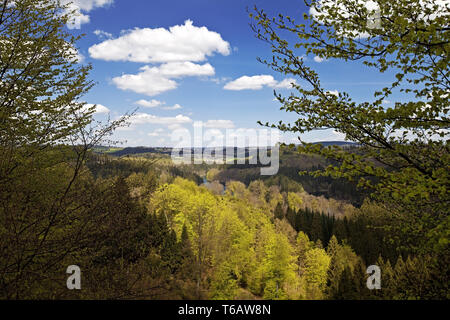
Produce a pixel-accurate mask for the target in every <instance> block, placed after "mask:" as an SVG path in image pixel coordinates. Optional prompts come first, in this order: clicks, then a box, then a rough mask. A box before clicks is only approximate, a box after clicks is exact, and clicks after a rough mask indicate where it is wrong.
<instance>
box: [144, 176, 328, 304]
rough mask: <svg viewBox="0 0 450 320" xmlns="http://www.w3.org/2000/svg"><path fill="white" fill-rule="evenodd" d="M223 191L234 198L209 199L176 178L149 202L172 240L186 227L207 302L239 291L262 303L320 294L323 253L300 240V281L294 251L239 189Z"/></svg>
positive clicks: (201, 190) (242, 188)
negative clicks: (171, 233) (170, 231)
mask: <svg viewBox="0 0 450 320" xmlns="http://www.w3.org/2000/svg"><path fill="white" fill-rule="evenodd" d="M229 185H231V188H229V189H228V188H227V192H229V193H233V194H234V193H235V192H236V191H238V192H237V193H236V194H237V196H235V195H230V194H229V195H227V196H225V197H220V196H215V195H213V194H211V193H210V192H209V191H208V190H207V189H205V188H202V187H198V186H197V185H196V184H195V183H193V182H191V181H187V180H184V179H181V178H176V179H175V181H174V183H173V184H170V185H164V186H162V187H161V188H160V189H159V190H157V191H156V192H155V193H154V195H153V197H152V198H151V201H150V206H151V208H152V209H154V210H155V212H156V213H163V214H165V215H166V217H167V219H168V221H169V224H170V225H171V226H172V228H173V229H174V230H175V231H176V233H177V235H178V237H180V235H181V232H182V228H183V226H184V225H186V228H187V231H188V233H189V236H190V238H191V239H192V248H193V251H194V253H195V255H196V257H197V259H201V263H202V264H204V266H205V265H206V266H207V268H205V269H204V270H203V272H202V273H203V277H204V278H203V279H201V281H202V283H203V285H204V286H207V283H210V287H209V288H208V289H209V292H210V297H211V298H214V299H230V298H237V297H238V296H237V294H238V292H239V288H245V289H246V290H248V291H250V292H251V294H253V295H255V296H261V297H263V298H265V299H299V298H305V297H306V296H305V292H306V291H305V290H306V289H305V288H304V285H305V283H306V284H308V283H311V284H312V285H313V286H316V287H317V288H318V290H323V289H324V288H323V284H324V282H325V281H326V269H327V267H328V264H329V258H327V255H326V253H325V251H324V250H323V249H313V244H312V243H311V242H310V241H309V240H308V239H307V237H306V236H305V237H306V239H305V240H304V242H305V243H301V244H300V246H302V247H305V252H306V261H305V265H306V269H305V271H304V276H301V273H299V272H298V270H299V265H298V252H297V251H298V249H297V247H295V246H293V245H292V244H291V243H290V242H289V240H288V237H287V236H286V235H285V234H283V233H280V232H277V231H276V228H275V226H274V225H273V223H272V222H271V220H270V218H269V215H267V214H266V213H264V212H263V211H262V210H261V209H259V208H257V207H253V206H249V205H248V201H245V199H242V198H240V196H242V195H244V194H246V195H247V196H249V195H250V193H249V191H248V190H246V188H245V186H241V185H240V184H239V183H230V184H229ZM253 187H254V188H255V186H253ZM299 241H300V240H299ZM300 242H301V241H300ZM323 254H324V255H325V256H324V255H323ZM198 261H199V260H198ZM199 267H200V266H199ZM312 269H314V270H312ZM302 284H303V286H302Z"/></svg>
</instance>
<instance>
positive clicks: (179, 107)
mask: <svg viewBox="0 0 450 320" xmlns="http://www.w3.org/2000/svg"><path fill="white" fill-rule="evenodd" d="M162 109H164V110H178V109H183V107H182V106H180V105H179V104H178V103H176V104H174V105H173V106H165V107H162Z"/></svg>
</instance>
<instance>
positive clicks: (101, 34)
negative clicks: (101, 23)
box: [94, 29, 113, 40]
mask: <svg viewBox="0 0 450 320" xmlns="http://www.w3.org/2000/svg"><path fill="white" fill-rule="evenodd" d="M94 34H95V35H96V36H97V37H99V39H102V40H103V39H111V38H112V37H113V35H112V34H111V33H109V32H106V31H103V30H98V29H97V30H95V31H94Z"/></svg>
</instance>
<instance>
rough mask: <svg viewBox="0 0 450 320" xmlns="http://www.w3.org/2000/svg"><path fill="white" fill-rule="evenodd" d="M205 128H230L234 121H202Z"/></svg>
mask: <svg viewBox="0 0 450 320" xmlns="http://www.w3.org/2000/svg"><path fill="white" fill-rule="evenodd" d="M204 126H205V128H214V129H232V128H234V123H233V121H231V120H208V121H206V122H205V123H204Z"/></svg>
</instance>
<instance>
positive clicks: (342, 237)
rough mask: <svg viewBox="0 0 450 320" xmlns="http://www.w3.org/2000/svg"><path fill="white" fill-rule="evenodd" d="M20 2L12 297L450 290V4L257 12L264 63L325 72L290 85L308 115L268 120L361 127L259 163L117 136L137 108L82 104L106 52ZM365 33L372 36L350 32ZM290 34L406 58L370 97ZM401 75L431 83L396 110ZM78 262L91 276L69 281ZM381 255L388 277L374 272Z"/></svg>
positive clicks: (5, 188) (6, 114) (6, 289)
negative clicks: (335, 82)
mask: <svg viewBox="0 0 450 320" xmlns="http://www.w3.org/2000/svg"><path fill="white" fill-rule="evenodd" d="M10 2H11V1H3V2H2V3H1V4H0V110H1V111H0V154H1V157H0V299H2V300H3V299H6V300H9V299H19V300H20V299H39V300H40V299H56V300H60V299H61V300H62V299H88V300H97V299H153V300H159V299H164V300H166V299H169V300H172V299H175V300H181V299H187V300H203V299H211V300H232V299H239V300H261V299H266V300H322V299H329V300H417V299H433V300H435V299H440V300H447V299H449V295H450V290H449V284H450V281H449V276H450V275H449V272H450V270H449V265H450V252H449V250H450V247H449V237H450V218H449V216H448V204H449V200H450V198H449V195H448V191H447V187H448V186H449V179H448V178H449V172H450V171H449V152H448V151H449V150H448V140H447V139H446V138H447V137H448V127H449V120H448V117H447V112H448V106H449V104H448V97H449V94H448V92H449V91H448V90H450V89H449V88H450V82H449V80H448V79H449V78H450V76H449V68H448V57H449V56H450V55H449V54H448V50H449V43H450V42H449V41H450V40H449V29H448V25H449V20H448V19H449V18H448V17H449V15H448V9H449V8H448V7H447V8H446V9H447V11H446V10H444V11H445V12H447V15H441V16H439V15H437V16H436V17H434V19H435V20H434V21H435V22H434V24H429V23H428V24H427V23H421V22H420V21H421V20H420V19H419V20H418V21H416V20H414V21H411V19H402V17H405V16H416V17H417V16H420V15H422V14H423V13H422V12H420V11H417V10H419V9H420V8H417V2H418V1H406V0H402V1H398V3H392V2H389V1H384V0H380V1H378V4H379V5H380V6H381V9H382V10H384V11H383V14H384V16H386V17H387V18H386V23H389V25H388V27H387V28H386V29H385V30H389V32H390V33H388V34H387V33H383V32H384V31H383V32H382V31H380V30H379V29H371V28H369V29H368V28H367V27H366V25H365V23H361V19H359V18H358V19H357V18H355V19H348V16H346V15H344V16H342V14H340V13H339V10H333V9H332V8H329V7H327V6H325V7H322V10H329V12H328V14H330V15H332V16H333V17H334V18H333V19H331V20H330V24H331V26H333V27H334V29H333V28H331V26H330V25H325V24H323V23H321V22H320V19H318V18H317V17H316V18H311V17H310V20H309V21H310V25H309V26H310V28H306V29H305V25H298V24H296V22H294V21H292V18H290V17H284V16H282V15H280V16H279V17H277V18H271V17H269V16H268V15H267V14H266V13H265V12H264V11H263V10H260V9H258V8H255V9H254V10H253V11H251V12H250V13H249V16H250V17H249V19H250V20H251V21H252V23H253V24H252V29H253V32H254V33H255V35H256V37H258V38H259V39H260V40H263V42H265V43H266V44H268V49H269V52H270V49H272V53H273V54H274V59H273V60H272V59H270V60H267V61H265V60H263V59H261V62H263V63H265V64H267V65H268V66H269V67H271V68H273V69H274V70H276V71H279V72H281V73H284V74H292V75H294V76H297V77H299V78H302V79H305V80H307V81H309V83H310V88H307V89H305V88H304V87H300V86H298V87H297V88H296V89H297V90H298V93H297V96H295V95H291V96H289V97H283V96H281V95H277V96H276V98H277V99H278V101H279V102H280V104H281V105H282V107H281V108H282V110H284V111H287V112H294V113H296V114H297V115H299V119H298V121H297V122H295V124H293V125H290V124H285V123H282V122H277V119H274V123H275V124H272V123H261V124H262V125H265V126H268V127H277V128H278V129H280V130H281V131H286V132H287V131H289V132H294V133H298V134H300V133H304V132H307V131H310V130H314V129H321V128H324V127H326V128H336V130H338V131H339V132H341V133H342V134H345V135H346V137H347V138H348V140H350V141H354V143H348V144H345V143H339V144H336V143H333V142H330V143H323V144H321V143H306V142H302V141H300V142H299V143H298V144H292V145H282V146H281V150H280V169H279V172H278V174H276V175H273V176H261V175H260V174H259V167H258V166H254V165H247V164H237V163H226V164H214V165H211V164H206V163H203V164H176V163H173V162H172V161H171V158H170V151H171V149H170V148H162V147H161V148H144V147H142V148H122V147H120V146H119V144H118V142H117V141H114V140H110V139H112V138H111V135H112V134H113V133H114V131H115V130H116V129H117V128H120V127H122V126H124V125H125V124H126V121H127V120H128V119H129V117H131V116H132V113H130V114H125V115H124V116H123V117H121V118H118V119H113V120H110V121H108V122H107V123H97V122H96V121H94V120H93V113H94V109H95V106H93V107H92V106H91V107H86V105H85V103H84V102H82V97H83V96H84V95H85V94H86V93H87V91H89V90H90V89H91V88H92V86H93V85H94V83H93V82H92V81H91V80H89V73H90V71H91V69H92V66H90V65H80V64H78V63H76V62H75V61H74V60H73V58H74V56H75V55H76V53H74V50H73V48H74V45H75V43H76V42H77V41H78V40H79V39H78V38H77V37H74V36H73V35H72V34H71V33H70V31H68V30H67V29H66V28H65V26H66V24H67V23H68V21H69V20H70V17H71V14H70V13H67V12H66V11H64V10H62V9H61V8H63V7H61V6H63V5H62V4H60V3H59V1H52V0H40V1H32V0H20V1H14V3H10ZM37 2H38V4H37ZM316 2H317V1H312V2H311V3H310V4H309V5H311V6H314V4H315V3H316ZM344 2H345V5H346V6H348V8H347V9H349V10H356V12H355V16H356V17H358V15H360V14H361V12H360V11H361V10H362V11H364V10H365V9H364V6H361V5H359V4H358V3H359V2H358V1H357V0H349V1H344ZM414 3H415V6H414ZM431 4H432V2H431ZM419 7H420V6H419ZM352 8H356V9H352ZM433 9H434V11H433V10H431V9H430V12H428V11H427V12H428V14H431V12H437V11H439V10H442V9H439V8H433ZM438 9H439V10H438ZM61 10H62V11H61ZM250 10H251V9H250ZM389 10H391V11H389ZM427 10H428V9H427ZM388 11H389V12H391V15H389V14H387V13H386V12H388ZM392 12H393V13H392ZM390 17H392V19H390ZM364 21H365V20H364ZM322 22H323V21H322ZM439 26H445V27H442V28H441V27H439ZM330 28H331V29H330ZM358 28H359V29H358ZM336 29H338V30H339V32H336ZM349 29H351V30H353V31H349ZM354 30H357V31H358V32H368V33H369V34H370V36H369V37H368V38H366V39H367V42H366V43H362V42H360V41H356V40H355V39H356V38H355V37H349V36H348V35H347V36H345V34H346V32H347V33H348V32H354ZM405 30H408V31H407V32H405ZM281 31H284V32H291V33H292V32H294V33H295V35H296V36H298V37H299V38H300V40H299V43H297V44H294V45H293V46H294V47H295V48H299V47H303V48H304V49H305V50H306V51H307V52H313V53H314V54H316V55H318V56H323V57H325V58H336V59H344V60H346V61H352V60H357V59H363V58H367V59H368V60H367V61H366V62H367V63H368V65H369V66H371V67H374V68H378V69H381V72H383V71H384V70H385V69H386V68H398V70H399V71H398V72H399V73H398V76H397V77H396V79H397V80H398V81H396V82H395V83H394V84H393V85H392V87H389V88H384V89H382V90H381V91H380V92H377V94H376V95H375V96H377V97H380V98H379V99H378V98H377V100H376V101H375V102H371V103H368V102H367V103H365V102H364V103H359V104H358V103H356V102H355V101H352V100H351V99H350V97H349V95H348V94H345V93H340V94H339V95H337V96H336V95H332V94H329V93H327V92H326V91H325V90H324V89H323V88H322V87H321V83H320V81H319V80H318V75H317V74H316V73H315V72H314V71H312V70H311V69H309V68H308V67H306V66H305V65H304V63H305V62H304V61H303V60H301V59H300V58H299V57H298V56H297V55H296V54H295V51H294V49H290V48H289V46H288V44H287V41H285V40H283V38H282V37H281V36H279V35H278V32H281ZM324 35H327V36H328V37H329V40H331V43H332V44H326V43H325V42H324V41H325V40H323V37H324ZM377 37H378V38H380V37H381V39H382V40H383V41H384V42H383V43H384V44H380V43H381V42H377V41H378V40H376V39H378V38H377ZM310 40H311V41H310ZM380 41H381V40H380ZM411 52H413V53H414V55H415V56H414V57H413V56H412V55H411ZM395 54H398V57H397V58H395V57H394V58H393V56H392V55H395ZM299 59H300V60H299ZM430 61H431V62H430ZM402 64H403V65H402ZM402 81H406V82H408V83H409V84H411V83H412V84H415V85H416V87H413V88H412V89H408V90H410V91H412V94H413V95H415V97H414V99H413V101H408V102H398V103H397V104H396V106H395V108H392V109H387V110H384V109H383V108H382V98H386V97H388V96H389V94H391V92H392V90H394V88H395V87H397V86H400V85H401V84H402ZM422 84H423V86H424V87H425V88H426V90H425V89H424V88H422V87H421V85H422ZM405 88H406V85H405ZM408 88H409V87H408ZM430 92H431V94H430ZM424 101H426V104H425V102H424ZM255 117H256V116H255ZM257 120H258V119H257V118H255V122H256V121H257ZM387 128H389V130H388V129H387ZM395 130H399V131H400V133H398V134H395V135H393V134H392V133H393V132H394V131H395ZM402 130H406V131H408V132H409V133H408V134H407V133H405V132H406V131H405V132H403V133H401V131H402ZM411 132H412V133H411ZM409 134H411V135H409ZM436 135H438V136H440V139H432V138H430V137H432V136H433V137H434V136H436ZM411 136H412V137H411ZM71 265H76V266H78V267H79V268H80V269H81V272H82V273H81V274H82V289H81V290H68V288H67V286H66V280H67V278H68V276H69V275H68V274H67V272H66V271H67V267H68V266H71ZM372 265H376V266H378V267H379V268H380V270H381V289H373V288H372V289H370V288H369V287H368V285H367V279H368V276H369V275H368V273H367V268H368V267H369V266H372Z"/></svg>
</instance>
